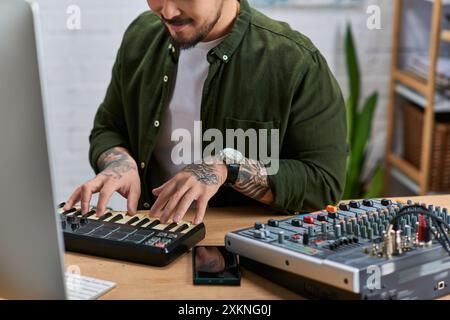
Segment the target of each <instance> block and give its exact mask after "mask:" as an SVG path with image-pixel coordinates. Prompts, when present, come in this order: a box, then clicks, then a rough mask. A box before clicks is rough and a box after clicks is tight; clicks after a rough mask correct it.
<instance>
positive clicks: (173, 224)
mask: <svg viewBox="0 0 450 320" xmlns="http://www.w3.org/2000/svg"><path fill="white" fill-rule="evenodd" d="M176 226H178V224H177V223H176V222H172V223H171V224H169V225H168V226H167V227H165V228H164V231H170V230H172V229H173V228H175V227H176Z"/></svg>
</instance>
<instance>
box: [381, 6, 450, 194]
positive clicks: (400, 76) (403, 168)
mask: <svg viewBox="0 0 450 320" xmlns="http://www.w3.org/2000/svg"><path fill="white" fill-rule="evenodd" d="M428 1H429V2H430V3H433V6H432V13H431V17H430V18H431V19H430V22H431V33H430V44H429V57H428V58H429V63H430V68H429V72H428V77H427V78H428V79H422V78H420V77H418V76H417V75H415V74H413V73H411V72H408V71H404V70H399V68H398V65H399V64H398V62H399V61H398V59H399V58H398V53H399V50H400V33H401V29H402V28H401V27H402V23H401V20H402V19H401V17H402V12H403V10H404V7H405V6H406V3H407V2H408V1H406V0H394V1H393V2H394V20H393V22H394V23H393V25H394V33H393V37H392V62H391V64H392V65H391V74H392V77H391V82H390V90H389V104H388V110H387V120H388V121H387V139H386V140H387V141H386V166H385V188H387V187H388V185H389V179H390V173H391V171H392V170H391V169H393V170H394V171H393V172H396V175H397V176H400V175H401V176H402V177H403V178H402V179H400V181H403V182H405V181H407V182H408V183H407V184H409V185H410V186H411V185H413V187H412V188H410V189H412V190H414V191H415V192H416V193H418V194H420V195H424V194H427V193H428V192H429V191H430V190H429V184H430V183H429V182H430V165H431V156H432V154H431V153H432V148H431V146H432V143H433V127H434V121H435V119H434V114H435V112H436V110H435V106H436V104H437V103H438V100H437V99H436V91H435V89H436V88H435V83H436V77H437V70H436V66H437V62H438V55H439V46H440V43H441V40H443V39H447V37H448V36H450V35H448V34H447V32H448V31H450V30H447V31H444V32H442V30H441V21H442V13H443V6H444V5H448V4H450V0H434V1H432V0H428ZM402 86H403V87H402ZM399 93H400V95H401V96H403V97H408V98H410V99H411V98H412V100H413V101H418V100H420V102H421V103H420V105H422V107H423V108H424V111H425V112H424V119H423V129H422V137H423V138H422V141H421V146H422V153H423V154H422V156H421V163H422V165H421V168H416V167H414V166H413V165H411V164H410V163H409V162H407V161H405V160H404V159H403V158H401V157H399V156H398V155H396V154H395V153H394V152H393V150H392V148H393V140H394V136H395V127H396V124H395V117H396V115H395V108H396V103H395V101H396V97H397V95H398V94H399ZM386 191H387V189H385V193H387V192H386Z"/></svg>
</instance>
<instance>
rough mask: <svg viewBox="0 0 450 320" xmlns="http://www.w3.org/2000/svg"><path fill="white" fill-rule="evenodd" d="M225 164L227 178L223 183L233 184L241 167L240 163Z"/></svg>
mask: <svg viewBox="0 0 450 320" xmlns="http://www.w3.org/2000/svg"><path fill="white" fill-rule="evenodd" d="M226 166H227V180H226V181H225V183H227V184H232V185H234V184H235V183H236V180H237V178H238V175H239V170H240V169H241V165H240V164H226Z"/></svg>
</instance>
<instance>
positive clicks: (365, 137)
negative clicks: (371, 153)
mask: <svg viewBox="0 0 450 320" xmlns="http://www.w3.org/2000/svg"><path fill="white" fill-rule="evenodd" d="M377 102H378V93H377V92H376V93H373V94H372V95H371V96H370V97H369V98H368V99H367V100H366V102H365V103H364V107H363V109H362V111H361V113H360V114H358V117H357V119H356V123H355V132H354V135H355V142H354V145H353V149H352V162H353V163H352V165H354V166H355V167H356V168H357V171H358V172H359V176H361V172H362V170H363V167H364V160H365V151H366V146H367V143H368V141H369V138H370V133H371V130H372V121H373V115H374V113H375V108H376V106H377Z"/></svg>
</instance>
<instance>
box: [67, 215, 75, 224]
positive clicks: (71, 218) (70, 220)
mask: <svg viewBox="0 0 450 320" xmlns="http://www.w3.org/2000/svg"><path fill="white" fill-rule="evenodd" d="M66 220H67V222H68V223H72V222H73V221H74V220H75V217H74V216H67V217H66Z"/></svg>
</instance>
